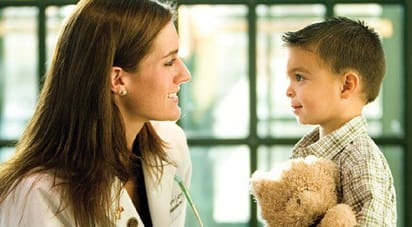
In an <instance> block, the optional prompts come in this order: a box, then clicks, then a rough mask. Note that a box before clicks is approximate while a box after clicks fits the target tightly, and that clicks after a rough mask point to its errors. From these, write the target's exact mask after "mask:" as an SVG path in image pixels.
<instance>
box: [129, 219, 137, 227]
mask: <svg viewBox="0 0 412 227" xmlns="http://www.w3.org/2000/svg"><path fill="white" fill-rule="evenodd" d="M137 226H138V222H137V219H136V218H130V219H129V220H128V221H127V227H137Z"/></svg>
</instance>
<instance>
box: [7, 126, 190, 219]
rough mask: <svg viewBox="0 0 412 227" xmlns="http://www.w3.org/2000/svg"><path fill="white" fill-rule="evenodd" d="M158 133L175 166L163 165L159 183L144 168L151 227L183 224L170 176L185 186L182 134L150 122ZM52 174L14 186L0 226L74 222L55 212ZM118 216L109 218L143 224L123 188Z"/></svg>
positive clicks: (180, 198)
mask: <svg viewBox="0 0 412 227" xmlns="http://www.w3.org/2000/svg"><path fill="white" fill-rule="evenodd" d="M152 124H153V126H154V128H155V129H156V131H157V132H158V134H159V136H160V137H161V138H162V139H163V140H164V141H166V143H167V144H168V148H167V152H168V153H169V154H170V156H171V157H172V159H173V160H174V161H175V162H176V164H177V167H174V166H171V165H168V166H165V168H164V172H163V176H162V179H161V181H160V184H156V183H155V182H154V181H153V178H152V177H149V176H148V175H147V173H146V172H145V173H144V174H145V184H146V190H147V198H148V203H149V209H150V214H151V218H152V223H153V226H154V227H183V226H184V223H185V216H186V206H187V205H186V198H185V197H184V194H183V192H182V191H181V189H180V187H179V185H178V184H177V183H176V182H175V181H174V176H175V175H178V176H179V177H181V178H182V179H183V181H184V183H185V185H186V186H187V187H188V186H189V184H190V178H191V173H192V164H191V160H190V156H189V150H188V146H187V143H186V137H185V134H184V133H183V131H182V130H181V129H180V128H179V127H178V126H177V125H176V124H175V123H174V122H152ZM52 184H53V177H52V176H50V175H47V174H32V175H30V176H28V177H26V178H25V179H24V180H23V181H22V182H21V183H20V184H19V185H18V186H17V187H16V189H15V190H14V191H13V192H12V193H10V194H9V196H8V197H7V198H6V199H5V200H4V201H3V202H2V203H1V204H0V226H1V227H17V226H21V227H26V226H27V227H29V226H30V227H63V226H64V227H70V226H74V222H73V218H71V214H70V213H69V212H68V211H67V210H64V211H63V212H60V213H58V214H57V215H56V209H57V208H58V207H59V205H60V204H59V203H60V197H59V195H58V194H59V191H58V190H57V189H56V188H51V185H52ZM119 205H120V207H122V208H123V211H122V212H120V219H117V220H113V221H114V222H115V223H116V226H119V227H126V226H128V224H127V223H128V222H130V221H131V220H132V219H134V220H136V221H138V226H139V227H141V226H143V223H142V222H141V219H140V217H139V215H138V213H137V211H136V209H135V207H134V205H133V203H132V201H131V199H130V197H129V195H128V194H127V192H126V190H125V189H124V188H123V189H122V192H121V196H120V204H119V203H115V204H113V206H114V208H117V207H119Z"/></svg>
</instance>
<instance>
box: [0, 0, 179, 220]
mask: <svg viewBox="0 0 412 227" xmlns="http://www.w3.org/2000/svg"><path fill="white" fill-rule="evenodd" d="M172 9H173V7H170V4H169V5H165V4H160V3H158V2H156V1H155V0H115V1H114V0H81V1H80V2H79V3H78V4H77V7H76V9H75V10H74V12H73V14H72V15H71V16H70V17H69V18H68V20H67V21H66V23H65V25H64V27H63V29H62V30H61V34H60V37H59V40H58V43H57V46H56V49H55V52H54V55H53V58H52V62H51V66H50V68H49V70H48V72H47V74H46V79H45V83H44V86H43V89H42V91H41V93H40V97H39V101H38V104H37V107H36V110H35V113H34V116H33V117H32V119H31V120H30V122H29V124H28V126H27V128H26V130H25V131H24V133H23V135H22V137H21V139H20V140H19V142H18V144H17V146H16V153H15V155H14V156H13V157H12V158H11V159H10V160H9V161H7V162H5V163H3V164H2V165H1V167H0V202H1V201H3V200H4V199H5V197H6V196H7V195H8V194H9V193H10V192H11V191H12V190H13V189H14V187H15V186H16V184H17V183H18V182H20V181H21V180H22V179H23V178H24V177H25V176H27V175H28V174H30V173H33V172H47V173H49V174H51V175H52V176H54V177H57V178H59V179H61V184H58V185H55V186H56V187H60V188H61V192H62V201H63V205H61V207H60V210H59V211H62V210H63V209H69V210H70V212H71V213H72V214H73V217H74V220H75V223H76V225H77V226H95V225H97V226H111V225H112V223H111V222H110V219H109V217H112V213H111V211H112V203H113V198H112V197H111V192H112V186H113V184H114V182H115V179H116V178H118V179H120V180H121V181H123V182H125V181H126V180H127V179H128V178H129V165H130V163H129V160H130V155H131V154H130V153H131V152H130V151H128V149H127V147H126V139H125V128H124V123H123V120H122V118H121V115H120V113H119V110H118V108H117V106H116V105H115V103H114V100H113V95H112V93H111V90H110V71H111V67H112V66H119V67H122V68H123V69H124V70H126V71H136V70H137V68H138V66H139V62H140V61H141V60H142V59H143V58H144V57H145V56H146V55H147V54H148V52H150V50H151V47H152V43H153V40H154V38H155V37H156V35H157V34H158V33H159V31H160V30H161V29H162V28H163V27H164V26H165V25H166V24H167V23H168V22H170V21H171V20H173V19H174V18H173V17H174V12H173V10H172ZM136 139H138V140H139V141H142V142H140V144H141V149H142V153H143V159H144V160H145V162H146V163H152V166H153V163H154V166H155V167H157V168H158V169H160V173H162V170H163V166H162V163H163V161H166V162H168V158H167V155H166V153H165V151H164V148H163V146H164V145H163V142H162V140H161V139H160V138H159V137H158V136H157V134H156V133H155V131H154V130H153V128H152V127H151V125H150V123H145V125H144V127H143V129H142V130H141V131H140V133H139V134H138V136H137V138H136ZM60 188H59V189H60ZM118 190H120V189H118Z"/></svg>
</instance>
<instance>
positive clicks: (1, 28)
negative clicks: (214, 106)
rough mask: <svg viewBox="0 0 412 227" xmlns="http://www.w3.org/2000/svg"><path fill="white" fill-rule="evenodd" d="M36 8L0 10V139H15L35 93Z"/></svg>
mask: <svg viewBox="0 0 412 227" xmlns="http://www.w3.org/2000/svg"><path fill="white" fill-rule="evenodd" d="M36 17H37V9H36V8H30V7H9V8H4V9H1V10H0V139H12V140H14V139H18V137H20V135H21V133H22V131H23V129H24V127H25V126H26V123H27V120H28V119H29V118H30V117H31V116H32V114H33V109H34V105H35V102H36V101H37V100H36V97H37V93H38V78H37V62H38V59H37V55H38V54H37V53H38V50H37V46H38V45H37V43H38V42H37V35H36V34H37V24H36Z"/></svg>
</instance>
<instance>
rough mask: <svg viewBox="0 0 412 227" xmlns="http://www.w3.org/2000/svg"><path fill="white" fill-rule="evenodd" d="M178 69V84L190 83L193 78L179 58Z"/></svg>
mask: <svg viewBox="0 0 412 227" xmlns="http://www.w3.org/2000/svg"><path fill="white" fill-rule="evenodd" d="M178 67H179V69H178V73H177V76H176V82H177V83H186V82H189V81H190V79H191V78H192V76H191V74H190V71H189V70H188V69H187V67H186V65H185V63H184V62H183V60H182V59H181V58H178Z"/></svg>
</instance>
